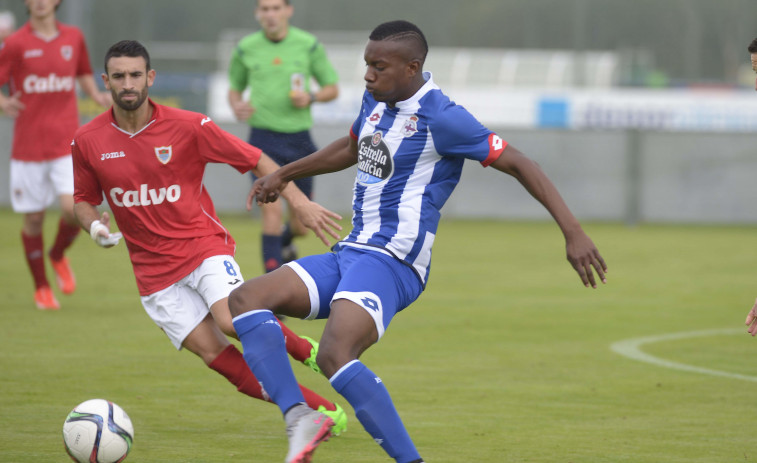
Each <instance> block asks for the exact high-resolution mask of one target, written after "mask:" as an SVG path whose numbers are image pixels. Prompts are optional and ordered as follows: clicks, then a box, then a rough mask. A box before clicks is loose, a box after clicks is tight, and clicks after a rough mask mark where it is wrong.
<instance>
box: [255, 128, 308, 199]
mask: <svg viewBox="0 0 757 463" xmlns="http://www.w3.org/2000/svg"><path fill="white" fill-rule="evenodd" d="M248 143H249V144H251V145H253V146H257V147H258V148H260V149H261V150H263V152H264V153H265V154H267V155H268V157H270V158H271V159H273V160H274V161H276V164H278V165H280V166H285V165H287V164H289V163H290V162H294V161H296V160H298V159H301V158H304V157H305V156H307V155H309V154H311V153H314V152H316V151H318V148H316V146H315V143H313V139H312V138H310V131H308V130H305V131H303V132H295V133H282V132H274V131H271V130H265V129H255V128H253V129H252V130H250V138H249V140H248ZM252 179H253V181H254V180H255V175H254V174H253V176H252ZM294 184H295V185H297V188H299V189H300V190H301V191H302V192H303V193H304V194H305V196H307V197H308V198H311V199H312V198H313V178H312V177H306V178H300V179H297V180H295V181H294Z"/></svg>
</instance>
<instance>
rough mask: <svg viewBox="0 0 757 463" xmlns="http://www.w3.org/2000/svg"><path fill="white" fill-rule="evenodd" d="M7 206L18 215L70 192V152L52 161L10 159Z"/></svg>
mask: <svg viewBox="0 0 757 463" xmlns="http://www.w3.org/2000/svg"><path fill="white" fill-rule="evenodd" d="M10 174H11V181H10V187H11V205H12V206H13V211H14V212H18V213H21V214H27V213H31V212H40V211H44V210H45V209H47V208H48V207H50V205H51V204H52V203H53V202H54V201H55V199H56V198H57V197H58V196H61V195H72V194H74V163H73V159H72V158H71V155H68V156H63V157H60V158H57V159H53V160H52V161H41V162H29V161H18V160H15V159H11V172H10Z"/></svg>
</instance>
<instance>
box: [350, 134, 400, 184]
mask: <svg viewBox="0 0 757 463" xmlns="http://www.w3.org/2000/svg"><path fill="white" fill-rule="evenodd" d="M357 169H358V172H357V180H358V182H360V183H364V184H373V183H380V182H383V181H384V180H387V179H388V178H389V177H391V176H392V172H394V161H393V160H392V153H391V151H389V147H388V146H387V145H386V143H385V142H384V139H383V137H382V136H381V132H376V133H373V134H371V135H366V136H364V137H363V138H361V139H360V141H359V142H358V149H357Z"/></svg>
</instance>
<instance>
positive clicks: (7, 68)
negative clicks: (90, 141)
mask: <svg viewBox="0 0 757 463" xmlns="http://www.w3.org/2000/svg"><path fill="white" fill-rule="evenodd" d="M57 26H58V35H56V36H55V37H54V38H52V39H50V40H45V39H43V38H42V37H40V36H38V35H37V34H36V33H35V32H34V30H33V29H32V28H31V25H29V23H26V24H24V25H23V26H22V27H21V28H20V29H19V30H17V31H16V32H14V33H13V34H11V35H9V36H8V37H6V38H5V41H4V42H3V43H2V45H0V86H2V85H5V84H6V83H7V84H8V86H9V90H10V94H11V95H13V94H14V93H16V92H18V91H20V92H21V103H23V104H24V105H26V108H25V109H23V110H22V111H20V113H19V115H18V117H17V118H16V123H15V127H14V131H13V151H12V153H11V158H12V159H17V160H20V161H48V160H51V159H55V158H59V157H61V156H66V155H68V154H69V153H70V149H69V145H70V144H71V137H72V136H73V134H74V132H75V131H76V129H77V127H79V112H78V110H77V107H76V77H78V76H83V75H88V74H92V68H91V67H90V65H89V55H88V54H87V46H86V44H85V42H84V36H83V35H82V33H81V31H80V30H79V29H78V28H76V27H74V26H68V25H66V24H61V23H57Z"/></svg>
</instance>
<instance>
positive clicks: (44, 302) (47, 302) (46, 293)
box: [34, 286, 60, 310]
mask: <svg viewBox="0 0 757 463" xmlns="http://www.w3.org/2000/svg"><path fill="white" fill-rule="evenodd" d="M34 303H35V304H37V308H38V309H39V310H58V309H60V304H58V301H57V300H56V299H55V295H54V294H53V291H52V290H51V289H50V287H49V286H42V287H41V288H37V290H36V291H34Z"/></svg>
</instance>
